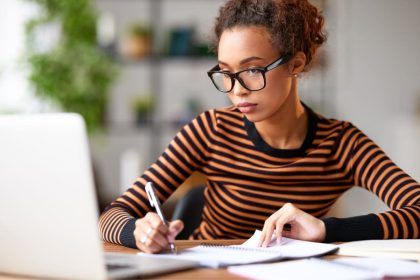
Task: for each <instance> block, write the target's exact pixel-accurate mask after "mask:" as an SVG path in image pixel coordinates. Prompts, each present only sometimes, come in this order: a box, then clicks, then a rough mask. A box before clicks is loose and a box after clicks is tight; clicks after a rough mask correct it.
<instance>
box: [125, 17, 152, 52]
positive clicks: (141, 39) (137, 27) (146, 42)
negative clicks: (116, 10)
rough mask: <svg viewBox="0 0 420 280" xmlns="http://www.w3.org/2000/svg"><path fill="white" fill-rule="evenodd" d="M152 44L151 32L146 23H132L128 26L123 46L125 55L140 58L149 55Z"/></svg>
mask: <svg viewBox="0 0 420 280" xmlns="http://www.w3.org/2000/svg"><path fill="white" fill-rule="evenodd" d="M151 46H152V32H151V29H150V27H149V26H148V25H145V24H142V23H133V24H132V25H130V26H129V28H128V31H127V34H126V37H125V40H124V46H123V52H124V54H125V56H127V57H129V58H134V59H138V58H142V57H145V56H148V55H150V53H151Z"/></svg>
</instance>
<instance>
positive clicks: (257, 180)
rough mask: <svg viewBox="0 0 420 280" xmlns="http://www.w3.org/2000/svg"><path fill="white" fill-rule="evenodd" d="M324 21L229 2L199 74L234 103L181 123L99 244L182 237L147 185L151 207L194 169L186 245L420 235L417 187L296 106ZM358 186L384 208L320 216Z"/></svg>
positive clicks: (341, 129)
mask: <svg viewBox="0 0 420 280" xmlns="http://www.w3.org/2000/svg"><path fill="white" fill-rule="evenodd" d="M323 23H324V19H323V17H322V15H321V14H320V13H319V12H318V11H317V9H316V8H315V7H313V6H312V5H311V4H309V3H308V2H307V1H306V0H266V1H263V0H230V1H228V2H227V3H226V4H225V5H224V6H223V7H222V8H221V9H220V13H219V16H218V18H217V19H216V24H215V35H216V48H217V51H218V64H217V65H216V66H215V67H214V68H213V69H211V70H210V71H209V72H208V75H209V77H210V79H211V80H212V82H213V84H214V85H215V87H216V88H217V90H219V91H221V92H224V93H226V94H227V96H228V97H229V99H230V101H231V102H232V106H231V107H228V108H222V109H215V110H209V111H206V112H204V113H203V114H201V115H200V116H198V117H197V118H196V119H194V120H193V121H192V122H191V123H190V124H188V125H186V126H185V127H184V128H183V129H182V130H181V131H180V132H179V133H178V134H177V135H176V137H175V138H174V139H173V141H172V142H171V143H170V145H169V147H168V148H167V149H166V150H165V152H164V153H163V154H162V156H161V157H160V158H159V159H158V160H157V162H156V163H155V164H153V165H152V166H151V167H150V168H149V169H148V170H147V171H146V172H145V173H144V174H143V175H142V176H141V177H140V178H138V179H137V181H136V182H135V183H134V184H133V185H132V186H131V188H130V189H128V190H127V191H126V192H125V193H124V194H123V195H122V196H121V197H119V198H118V199H117V200H115V201H114V202H113V203H111V205H110V206H108V207H107V209H106V210H105V211H104V213H103V214H102V216H101V224H100V226H101V231H102V235H103V238H104V239H105V240H107V241H110V242H114V243H118V244H122V245H125V246H129V247H137V248H139V249H140V250H142V251H145V252H149V253H150V252H151V253H155V252H159V251H161V250H163V249H165V248H167V246H168V244H169V242H172V241H173V240H174V238H175V236H176V235H177V234H178V233H179V232H180V231H181V230H182V227H183V224H182V221H173V222H172V223H171V224H170V225H169V227H166V226H164V225H163V224H162V222H161V220H160V219H159V217H158V216H157V215H156V214H154V213H151V212H150V211H151V208H150V206H149V203H148V200H147V195H146V193H145V191H144V186H145V184H146V182H148V181H152V182H153V183H154V185H155V187H156V189H157V192H158V195H159V197H160V198H161V199H163V200H164V199H167V198H168V197H169V196H170V195H171V193H172V192H173V191H174V190H175V189H176V188H177V187H178V186H179V185H180V184H181V183H182V182H183V181H184V180H185V179H186V178H188V176H189V175H190V174H191V173H192V172H194V171H200V172H202V173H204V174H205V175H206V177H207V180H208V181H207V187H206V190H205V207H204V210H203V221H202V223H201V224H200V226H199V228H197V229H196V230H195V231H194V233H193V234H192V235H191V237H190V238H191V239H216V238H224V239H226V238H248V237H250V236H251V235H252V233H253V232H254V231H255V229H257V228H260V229H261V228H262V231H263V234H262V237H261V240H260V245H261V246H267V244H268V242H269V240H270V239H271V236H272V234H273V233H274V234H275V235H276V236H277V238H278V240H280V238H281V237H282V236H285V237H290V238H296V239H302V240H309V241H318V242H332V241H350V240H360V239H384V238H385V239H387V238H419V228H420V226H419V220H420V219H419V217H420V185H419V184H418V183H417V182H415V181H414V180H413V179H412V178H410V177H409V176H408V175H407V174H405V173H404V172H403V171H402V170H400V169H399V168H398V167H397V166H396V165H395V164H394V163H393V162H392V161H391V160H390V159H389V158H388V157H387V156H386V155H385V154H384V152H383V151H382V150H381V149H380V148H379V147H378V146H376V145H375V143H374V142H373V141H372V140H370V139H369V138H368V137H367V136H365V135H364V134H363V133H362V132H361V131H360V130H358V129H357V128H356V127H354V126H353V125H352V124H351V123H349V122H344V121H337V120H333V119H328V118H325V117H323V116H321V115H319V114H316V113H314V112H313V111H312V110H311V109H310V108H308V107H307V106H306V105H304V104H303V103H301V101H300V99H299V94H298V86H297V80H298V77H299V74H301V73H303V72H305V71H308V70H309V68H310V66H311V63H312V62H313V59H314V57H315V55H316V51H317V49H318V48H319V47H320V46H321V45H322V44H323V43H324V41H325V39H326V36H325V34H324V31H323ZM354 185H358V186H361V187H364V188H366V189H368V190H369V191H371V192H373V193H375V194H376V195H377V196H378V197H379V198H380V199H382V200H383V201H384V202H385V203H386V204H387V205H389V206H390V208H391V209H392V210H391V211H389V212H386V213H380V214H368V215H363V216H358V217H351V218H344V219H337V218H324V219H322V217H323V215H325V214H326V213H327V212H328V210H329V208H330V207H331V205H332V204H333V203H334V202H335V201H336V200H337V198H338V197H339V196H340V195H341V194H343V193H344V192H345V191H346V190H348V189H349V188H351V187H352V186H354Z"/></svg>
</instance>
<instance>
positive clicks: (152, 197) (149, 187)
mask: <svg viewBox="0 0 420 280" xmlns="http://www.w3.org/2000/svg"><path fill="white" fill-rule="evenodd" d="M146 194H147V197H148V198H149V202H150V205H151V206H152V207H154V208H155V209H156V212H157V214H158V215H159V217H160V219H161V220H162V222H163V224H164V225H165V226H168V222H167V221H166V219H165V216H163V212H162V209H161V208H160V201H159V198H158V197H157V196H156V192H155V188H154V187H153V183H152V182H148V183H147V184H146ZM169 246H170V247H171V251H172V253H174V254H176V253H177V251H176V247H175V244H174V243H173V242H171V243H169Z"/></svg>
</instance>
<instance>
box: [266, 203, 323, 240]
mask: <svg viewBox="0 0 420 280" xmlns="http://www.w3.org/2000/svg"><path fill="white" fill-rule="evenodd" d="M286 224H289V225H290V226H291V228H290V230H287V229H286V230H285V229H284V228H285V225H286ZM286 227H287V226H286ZM273 233H274V234H275V235H276V238H277V243H280V240H281V237H282V236H284V237H289V238H294V239H299V240H306V241H315V242H323V241H324V240H325V224H324V222H323V221H322V220H320V219H317V218H315V217H314V216H312V215H310V214H308V213H306V212H303V211H302V210H300V209H298V208H296V206H294V205H293V204H292V203H286V204H285V205H284V206H283V207H282V208H280V210H278V211H277V212H275V213H274V214H273V215H271V216H270V217H269V218H268V219H267V220H265V223H264V228H263V230H262V234H261V237H260V240H259V243H258V246H262V247H267V246H268V244H270V242H271V237H272V235H273Z"/></svg>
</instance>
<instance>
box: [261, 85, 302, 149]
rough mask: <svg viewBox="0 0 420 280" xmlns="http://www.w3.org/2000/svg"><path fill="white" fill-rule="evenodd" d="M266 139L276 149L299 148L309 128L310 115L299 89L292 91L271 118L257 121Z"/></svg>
mask: <svg viewBox="0 0 420 280" xmlns="http://www.w3.org/2000/svg"><path fill="white" fill-rule="evenodd" d="M255 127H256V129H257V130H258V133H259V134H260V135H261V137H262V138H263V139H264V141H265V142H266V143H267V144H268V145H270V146H271V147H273V148H276V149H299V148H300V147H301V146H302V144H303V142H304V140H305V137H306V134H307V130H308V116H307V112H306V111H305V107H304V106H303V105H302V103H301V102H300V100H299V97H298V94H297V91H295V92H292V93H291V94H290V95H289V97H288V99H287V100H286V101H285V103H284V104H283V106H282V107H281V108H280V110H279V111H277V112H276V114H275V115H273V116H271V117H270V118H269V119H267V120H264V121H261V122H257V123H255Z"/></svg>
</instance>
